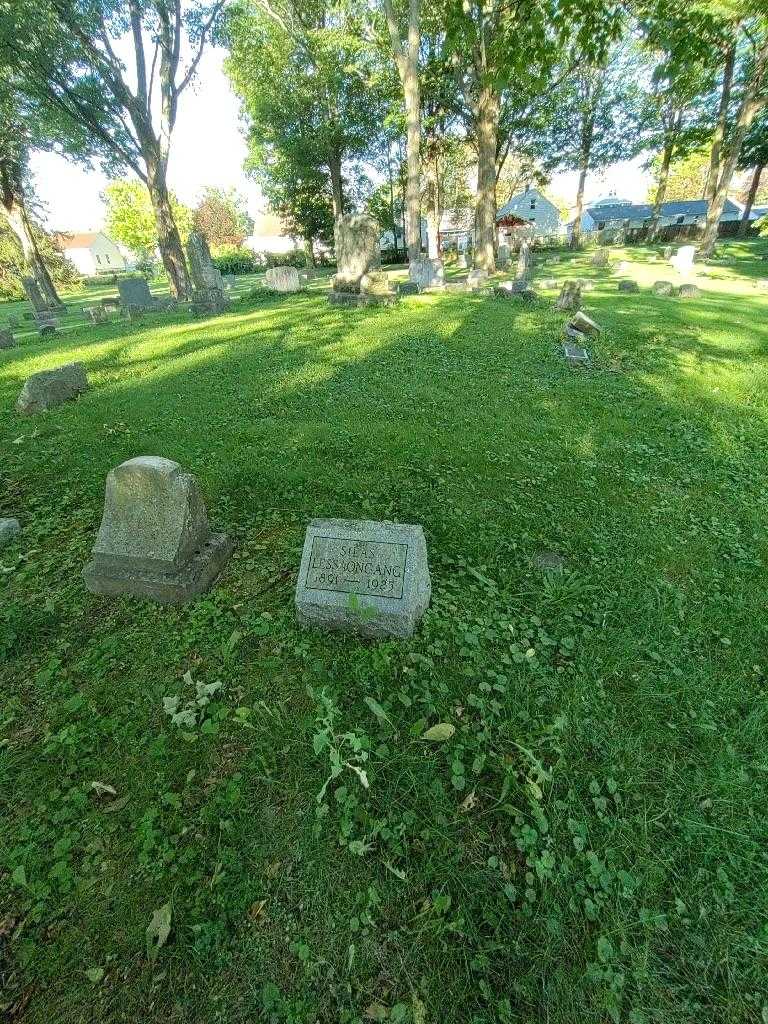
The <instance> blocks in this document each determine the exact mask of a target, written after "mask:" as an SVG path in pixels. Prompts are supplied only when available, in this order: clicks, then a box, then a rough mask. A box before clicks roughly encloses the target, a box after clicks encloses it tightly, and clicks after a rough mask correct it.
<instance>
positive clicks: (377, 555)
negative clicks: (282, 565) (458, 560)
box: [296, 519, 431, 637]
mask: <svg viewBox="0 0 768 1024" xmlns="http://www.w3.org/2000/svg"><path fill="white" fill-rule="evenodd" d="M430 596H431V583H430V577H429V566H428V564H427V544H426V541H425V539H424V531H423V530H422V528H421V527H420V526H412V525H404V524H402V523H376V522H368V521H356V520H350V519H313V520H312V522H311V523H310V524H309V527H308V528H307V534H306V538H305V540H304V551H303V554H302V558H301V567H300V569H299V578H298V581H297V584H296V615H297V618H298V621H299V622H300V623H301V624H302V625H305V626H316V627H319V628H321V629H329V630H342V631H345V632H350V633H358V634H360V635H361V636H368V637H387V636H395V637H409V636H412V635H413V632H414V630H415V628H416V625H417V623H418V621H419V620H420V619H421V617H422V615H423V614H424V612H425V611H426V609H427V606H428V605H429V601H430Z"/></svg>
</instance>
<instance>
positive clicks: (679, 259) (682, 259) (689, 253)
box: [669, 245, 696, 274]
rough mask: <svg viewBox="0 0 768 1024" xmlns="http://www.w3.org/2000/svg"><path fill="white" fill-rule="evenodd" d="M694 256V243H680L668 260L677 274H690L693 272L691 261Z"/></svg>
mask: <svg viewBox="0 0 768 1024" xmlns="http://www.w3.org/2000/svg"><path fill="white" fill-rule="evenodd" d="M695 256H696V246H695V245H681V246H680V248H679V249H678V250H677V252H676V253H675V255H674V256H672V257H671V259H670V261H669V262H670V263H671V264H672V266H673V267H674V268H675V270H676V271H677V272H678V273H679V274H690V273H692V272H693V261H694V258H695Z"/></svg>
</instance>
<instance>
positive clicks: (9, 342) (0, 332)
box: [0, 327, 16, 348]
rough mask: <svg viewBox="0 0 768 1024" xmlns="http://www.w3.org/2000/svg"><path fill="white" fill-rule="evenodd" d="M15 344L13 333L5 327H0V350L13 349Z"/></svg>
mask: <svg viewBox="0 0 768 1024" xmlns="http://www.w3.org/2000/svg"><path fill="white" fill-rule="evenodd" d="M15 344H16V339H15V338H14V336H13V331H11V330H10V329H9V328H6V327H0V348H13V347H14V346H15Z"/></svg>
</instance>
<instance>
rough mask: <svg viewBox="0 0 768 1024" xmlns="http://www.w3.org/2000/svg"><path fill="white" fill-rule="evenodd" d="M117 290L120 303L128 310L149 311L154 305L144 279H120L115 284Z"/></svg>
mask: <svg viewBox="0 0 768 1024" xmlns="http://www.w3.org/2000/svg"><path fill="white" fill-rule="evenodd" d="M117 290H118V291H119V292H120V302H121V303H122V305H123V306H125V307H126V308H128V309H131V308H138V309H149V308H150V307H151V306H153V305H154V301H155V300H154V299H153V298H152V293H151V292H150V290H149V285H148V284H147V280H146V278H144V277H121V278H119V279H118V282H117ZM104 305H106V302H105V303H104Z"/></svg>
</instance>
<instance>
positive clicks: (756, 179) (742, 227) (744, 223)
mask: <svg viewBox="0 0 768 1024" xmlns="http://www.w3.org/2000/svg"><path fill="white" fill-rule="evenodd" d="M764 166H765V165H764V164H758V165H757V167H756V168H755V173H754V174H753V175H752V183H751V184H750V186H749V195H748V196H747V201H746V203H745V205H744V213H743V214H742V215H741V224H739V236H740V237H741V238H743V237H744V236H745V235H746V234H747V232H748V231H749V215H750V213H752V207H753V206H754V205H755V196H756V195H757V190H758V189H759V188H760V178H761V177H762V175H763V168H764Z"/></svg>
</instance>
